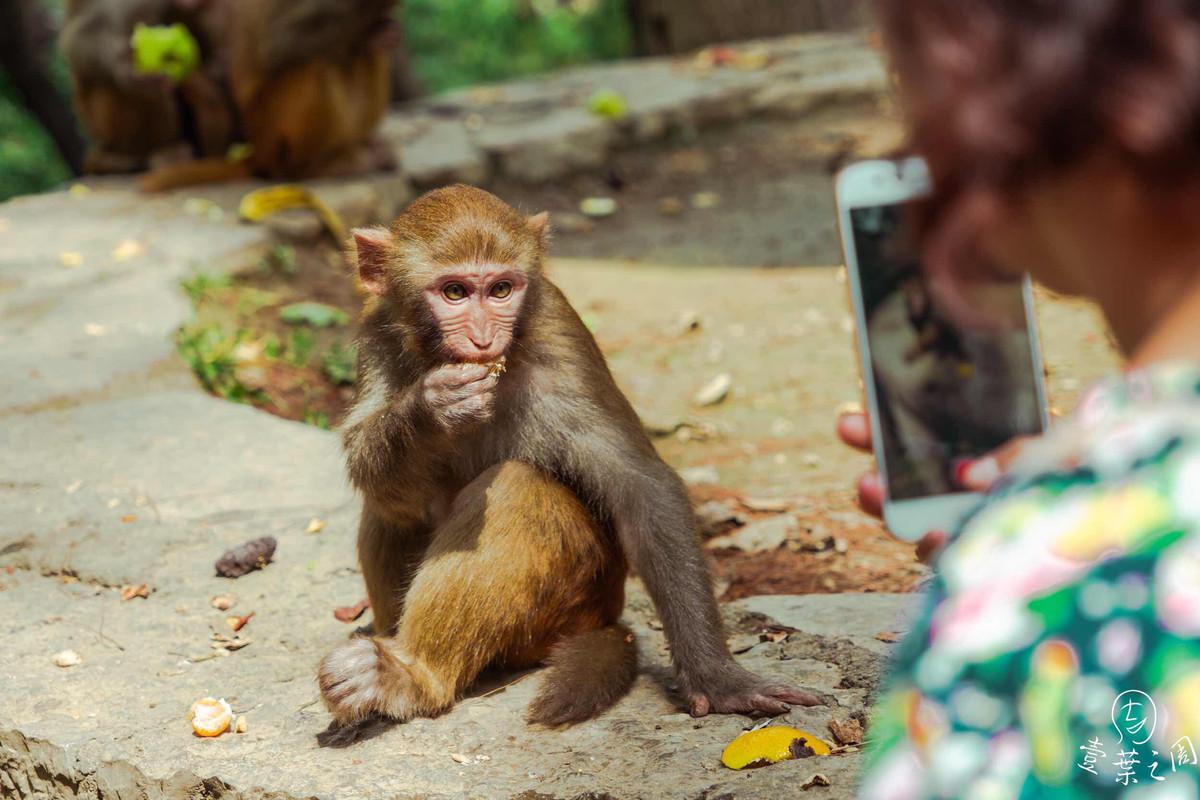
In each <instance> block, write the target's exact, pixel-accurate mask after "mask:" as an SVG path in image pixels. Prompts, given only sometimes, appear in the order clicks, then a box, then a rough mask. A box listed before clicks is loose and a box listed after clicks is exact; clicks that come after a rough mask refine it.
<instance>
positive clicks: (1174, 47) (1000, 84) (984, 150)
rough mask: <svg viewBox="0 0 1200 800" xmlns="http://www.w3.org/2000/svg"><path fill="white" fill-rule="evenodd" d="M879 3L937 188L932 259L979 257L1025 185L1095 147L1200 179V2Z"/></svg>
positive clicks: (916, 139) (1168, 173)
mask: <svg viewBox="0 0 1200 800" xmlns="http://www.w3.org/2000/svg"><path fill="white" fill-rule="evenodd" d="M876 5H877V7H878V12H879V19H880V21H881V25H882V30H883V36H884V39H885V41H886V42H887V45H888V49H889V51H890V53H891V59H892V66H893V68H894V70H895V72H896V74H897V77H898V79H899V81H900V87H901V94H902V95H903V97H904V100H905V106H906V109H907V112H908V115H909V124H910V132H911V144H912V146H913V149H915V150H916V151H917V152H918V153H920V154H921V155H923V156H924V157H925V158H926V159H927V160H928V162H929V164H930V168H931V171H932V174H933V179H934V184H935V186H936V191H935V194H934V197H933V198H932V200H931V201H930V203H929V205H928V206H927V208H926V214H925V215H923V216H924V223H925V224H924V225H923V234H924V241H925V249H926V256H927V260H928V261H929V262H930V263H931V265H933V266H935V267H937V266H938V265H941V266H942V268H948V265H949V264H951V263H955V264H956V266H955V267H954V269H955V270H956V271H957V270H959V266H957V265H962V264H964V263H971V262H972V261H974V259H972V258H969V257H967V256H970V255H971V254H973V253H974V250H975V249H976V248H975V245H976V243H977V239H978V236H979V233H980V232H981V231H982V230H984V229H985V228H986V226H987V225H988V224H989V222H991V221H992V220H994V219H995V217H996V214H997V213H998V212H999V211H1000V210H1002V209H1003V207H1004V204H1005V203H1006V202H1007V201H1008V200H1010V199H1012V198H1013V197H1014V196H1015V195H1016V193H1017V192H1018V191H1019V190H1020V189H1022V188H1023V187H1025V186H1027V185H1029V183H1030V182H1032V181H1034V180H1036V179H1039V178H1043V177H1046V176H1049V175H1052V174H1053V173H1055V172H1056V171H1059V170H1064V169H1066V168H1069V167H1071V166H1074V165H1076V164H1078V163H1079V162H1081V161H1082V160H1083V159H1085V158H1086V157H1088V156H1089V155H1091V154H1093V153H1095V152H1097V151H1099V150H1108V151H1110V152H1113V153H1116V154H1118V155H1119V156H1121V157H1122V158H1123V159H1125V160H1126V162H1127V163H1128V164H1130V165H1131V166H1132V167H1133V168H1134V169H1136V170H1137V172H1138V173H1139V174H1140V175H1142V176H1143V177H1144V179H1145V180H1146V181H1148V182H1151V183H1153V184H1155V185H1158V186H1162V187H1164V188H1166V187H1169V186H1171V185H1172V184H1175V185H1178V183H1179V182H1180V181H1191V180H1192V179H1194V178H1196V177H1197V176H1198V175H1200V0H876ZM964 257H965V258H964Z"/></svg>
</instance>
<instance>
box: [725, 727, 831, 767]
mask: <svg viewBox="0 0 1200 800" xmlns="http://www.w3.org/2000/svg"><path fill="white" fill-rule="evenodd" d="M829 753H830V747H829V745H828V744H826V743H825V742H823V741H821V740H820V739H819V738H817V737H816V736H813V735H812V734H811V733H806V732H805V731H802V730H798V729H796V728H790V727H788V726H786V725H771V726H768V727H765V728H759V729H758V730H752V731H747V732H746V733H743V734H742V735H741V736H739V737H737V738H736V739H734V740H733V741H732V742H730V743H729V746H728V747H726V748H725V752H723V753H721V763H722V764H724V765H725V766H727V767H729V768H730V769H745V768H746V767H761V766H765V765H766V764H775V763H777V762H779V761H786V760H788V759H792V758H809V757H811V756H827V755H829Z"/></svg>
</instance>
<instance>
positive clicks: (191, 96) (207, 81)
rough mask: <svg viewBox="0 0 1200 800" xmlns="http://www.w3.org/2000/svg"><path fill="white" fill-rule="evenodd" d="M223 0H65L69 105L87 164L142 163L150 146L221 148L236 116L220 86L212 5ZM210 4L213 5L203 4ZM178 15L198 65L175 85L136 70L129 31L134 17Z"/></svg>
mask: <svg viewBox="0 0 1200 800" xmlns="http://www.w3.org/2000/svg"><path fill="white" fill-rule="evenodd" d="M221 2H223V0H68V1H67V4H66V19H65V22H64V25H63V31H62V35H61V39H60V43H61V46H62V50H63V54H64V56H65V58H66V61H67V66H68V67H69V68H70V70H71V78H72V80H73V82H74V87H75V93H74V100H75V110H76V112H77V113H78V114H79V117H80V119H81V120H82V122H83V124H84V127H85V128H86V129H87V132H88V134H89V135H90V137H91V139H92V146H91V148H90V149H89V151H88V154H87V157H86V159H85V162H84V169H85V170H86V171H88V172H134V171H137V170H141V169H145V168H146V167H147V166H148V165H149V164H150V162H151V158H152V156H154V155H155V154H157V153H162V152H164V151H168V150H169V149H172V148H173V149H174V153H172V155H173V156H174V157H179V156H180V153H179V146H180V145H181V144H183V145H185V147H186V148H187V149H189V150H190V153H183V154H182V155H183V156H187V155H191V156H215V155H218V154H223V153H224V152H225V150H226V149H227V148H228V147H229V145H230V144H232V143H233V141H234V130H235V124H236V120H235V117H234V112H233V107H232V105H231V104H230V103H229V101H228V98H227V95H226V92H225V90H224V89H223V88H222V83H223V81H224V70H223V65H222V63H221V62H222V58H221V56H220V54H219V50H218V47H217V45H218V37H217V36H216V35H215V34H217V33H219V31H218V30H216V27H217V26H218V24H219V22H218V21H219V18H220V17H219V11H220V9H219V8H217V6H219V5H220V3H221ZM209 6H212V8H210V7H209ZM174 22H183V23H185V24H186V25H187V26H188V27H189V29H191V30H192V32H193V33H194V34H195V35H196V38H197V40H198V42H199V44H200V47H201V59H202V62H201V67H200V69H198V70H196V71H195V72H193V73H192V74H191V75H189V76H188V77H187V78H186V79H184V80H183V81H182V82H180V83H179V84H178V85H173V84H172V82H171V81H170V80H169V79H168V78H166V77H165V76H163V75H147V74H142V73H139V72H138V71H137V70H136V69H135V68H134V64H133V51H132V48H131V46H130V36H131V35H132V33H133V29H134V27H135V26H136V25H137V24H138V23H144V24H146V25H166V24H170V23H174Z"/></svg>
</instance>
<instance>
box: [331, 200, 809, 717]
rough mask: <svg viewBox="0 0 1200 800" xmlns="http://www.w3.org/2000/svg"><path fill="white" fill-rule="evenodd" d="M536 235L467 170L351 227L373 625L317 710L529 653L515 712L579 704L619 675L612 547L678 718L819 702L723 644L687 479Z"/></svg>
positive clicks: (433, 705) (339, 660)
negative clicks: (643, 595) (663, 648)
mask: <svg viewBox="0 0 1200 800" xmlns="http://www.w3.org/2000/svg"><path fill="white" fill-rule="evenodd" d="M546 233H547V217H546V215H545V214H539V215H537V216H534V217H529V218H526V217H523V216H521V215H520V214H518V213H517V212H516V211H515V210H514V209H512V208H511V207H510V206H508V205H506V204H505V203H503V202H502V201H501V200H499V199H498V198H496V197H494V196H492V195H490V194H488V193H487V192H484V191H482V190H479V189H474V188H471V187H466V186H455V187H450V188H446V189H439V190H436V191H434V192H430V193H429V194H427V195H425V196H423V197H422V198H420V199H418V200H417V201H416V202H414V203H413V204H412V205H411V206H410V207H409V208H408V209H407V210H406V211H405V212H404V213H403V214H401V216H400V217H399V218H398V219H397V220H396V222H395V224H394V225H393V227H392V228H391V230H382V229H375V230H359V231H356V232H355V244H356V250H357V261H358V270H359V277H360V280H361V281H362V284H363V286H364V287H365V288H366V289H367V290H368V291H369V292H371V294H372V295H373V297H372V298H371V299H370V302H369V304H368V309H367V313H366V315H365V318H364V324H363V332H362V334H361V339H360V345H359V353H360V364H359V374H360V376H361V378H360V380H361V383H360V389H359V398H358V401H357V403H356V405H355V406H354V408H353V409H352V410H351V412H350V414H349V415H348V417H347V419H346V421H345V423H344V425H343V436H344V441H345V446H346V459H347V468H348V471H349V475H350V478H351V480H352V481H353V483H354V484H355V486H356V487H357V488H358V489H359V490H360V491H361V492H362V494H363V515H362V522H361V526H360V530H359V558H360V561H361V563H362V569H363V576H364V579H365V581H366V584H367V591H368V594H369V596H370V600H371V607H372V609H373V610H374V613H375V633H376V634H377V635H376V636H375V637H374V638H357V639H352V640H350V641H349V642H346V643H345V644H342V645H341V646H339V647H337V648H336V649H335V650H333V652H331V653H330V654H329V655H328V656H326V657H325V659H324V660H323V661H322V663H321V666H320V669H319V674H318V682H319V685H320V688H321V693H322V696H323V697H324V700H325V702H326V704H327V705H328V707H329V708H330V710H331V712H332V713H333V717H334V720H335V721H336V722H338V723H349V722H353V721H356V720H359V719H362V718H364V717H366V716H368V715H371V714H384V715H387V716H390V717H393V718H396V719H401V720H403V719H409V718H411V717H413V716H418V715H429V714H436V713H439V712H441V711H443V710H445V709H446V708H448V707H449V706H450V705H451V704H452V703H453V702H454V700H455V698H456V697H457V696H458V695H459V693H460V692H461V691H462V690H463V689H465V688H466V687H467V686H469V685H470V684H471V683H472V682H473V681H474V680H475V678H476V676H477V675H478V673H479V672H480V670H482V669H483V668H484V667H485V666H487V665H488V664H492V663H498V664H502V665H506V666H514V667H516V666H527V665H531V664H533V663H536V662H538V661H540V660H542V659H546V658H548V659H549V661H550V663H551V669H550V670H549V672H548V673H547V675H546V677H545V679H544V680H543V683H542V686H541V688H540V690H539V694H538V696H537V698H536V699H535V701H534V703H533V705H532V707H531V709H530V713H529V718H530V720H531V721H534V722H541V723H546V724H561V723H568V722H574V721H578V720H582V719H586V718H588V717H591V716H594V715H595V714H597V713H599V712H601V711H603V710H604V709H605V708H607V707H608V706H609V705H611V703H612V702H614V701H615V700H616V699H617V698H619V697H620V696H621V694H623V693H624V692H625V691H626V690H627V689H628V688H629V686H630V684H631V683H632V681H633V678H634V674H635V653H634V644H633V637H632V636H631V635H630V634H629V632H628V631H627V630H625V629H623V628H621V627H620V626H619V625H617V624H616V620H617V618H618V617H619V615H620V613H621V608H622V605H623V602H624V598H623V596H622V585H623V579H624V575H625V570H626V559H628V560H629V561H630V562H632V564H633V565H634V566H635V567H636V569H637V571H638V573H639V574H640V575H641V577H642V578H643V580H644V581H645V583H646V587H647V589H648V590H649V592H650V595H651V597H652V598H653V600H654V602H655V604H656V606H657V608H658V612H659V615H660V616H661V618H662V621H663V626H664V629H665V631H666V634H667V637H668V640H669V642H670V644H671V650H672V657H673V660H674V663H675V667H676V671H677V674H678V677H679V681H680V684H681V688H682V690H683V693H684V695H685V697H686V699H687V702H688V704H689V706H690V709H691V711H692V713H693V714H696V715H701V714H705V713H708V712H709V711H719V712H743V713H768V714H777V713H782V712H784V711H786V710H787V708H788V704H789V703H796V704H803V705H815V704H817V703H818V702H819V701H818V700H817V699H816V698H814V697H813V696H811V695H809V694H807V693H805V692H802V691H799V690H797V689H794V688H791V687H789V686H783V685H779V684H773V683H769V682H767V681H764V680H762V679H760V678H759V677H757V676H755V675H753V674H752V673H750V672H748V671H746V670H744V669H742V668H741V667H739V666H738V665H737V664H736V663H735V662H734V660H733V657H732V656H731V655H730V654H729V651H728V649H727V648H726V646H725V637H724V634H723V632H722V629H721V623H720V617H719V615H718V611H717V606H716V602H715V600H714V598H713V594H712V589H711V586H710V582H709V576H708V572H707V567H706V564H705V561H704V557H703V554H702V552H701V550H700V545H699V537H698V535H697V532H696V529H695V520H694V517H693V514H692V510H691V506H690V503H689V500H688V497H687V493H686V490H685V489H684V486H683V483H682V481H681V480H680V479H679V477H678V476H677V475H676V474H675V472H674V471H673V470H671V469H670V467H668V466H667V465H666V464H665V463H663V461H662V460H661V459H660V458H659V456H658V454H657V453H656V452H655V450H654V448H653V446H652V445H651V443H650V441H649V439H648V438H647V436H646V434H645V433H644V431H643V428H642V425H641V423H640V421H639V420H638V417H637V415H636V413H635V412H634V410H633V408H632V407H631V406H630V405H629V402H628V401H627V400H626V399H625V397H624V396H623V395H622V394H621V392H620V390H619V389H618V388H617V386H616V384H615V382H614V381H613V378H612V375H611V374H610V372H609V371H608V367H607V366H606V364H605V362H604V357H603V355H602V354H601V353H600V350H599V348H598V347H597V346H596V343H595V341H594V340H593V338H592V336H591V334H590V333H589V332H588V331H587V329H586V328H585V327H584V325H583V323H582V322H581V321H580V319H579V316H578V315H577V314H576V313H575V311H574V310H573V309H572V308H571V307H570V305H569V304H568V303H567V301H566V299H565V298H564V297H563V295H562V293H561V292H560V291H559V290H558V288H557V287H555V286H554V285H553V284H552V283H550V282H549V281H548V280H547V279H546V278H544V277H543V275H542V269H541V264H542V257H543V253H544V248H545V240H546ZM501 358H505V359H506V361H505V367H506V371H505V372H504V374H502V375H496V374H495V372H496V370H491V369H489V368H488V366H487V365H488V364H490V363H494V362H496V361H497V360H498V359H501Z"/></svg>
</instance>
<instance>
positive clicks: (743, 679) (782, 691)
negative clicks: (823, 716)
mask: <svg viewBox="0 0 1200 800" xmlns="http://www.w3.org/2000/svg"><path fill="white" fill-rule="evenodd" d="M684 684H685V685H684V686H683V691H684V696H685V697H686V698H687V701H688V705H689V706H690V707H691V713H692V716H693V717H703V716H704V715H706V714H708V713H710V712H711V713H714V714H749V715H751V716H759V715H762V714H765V715H768V716H775V715H777V714H785V713H787V710H788V709H789V708H791V707H792V706H821V705H825V703H824V701H822V700H821V699H820V698H818V697H816V696H815V695H812V694H809V693H808V692H804V691H801V690H800V689H797V688H795V687H793V686H788V685H786V684H782V683H772V682H770V681H765V680H763V679H762V678H760V677H758V676H757V675H755V674H754V673H753V672H750V671H749V670H745V669H742V668H741V667H739V666H738V665H737V664H735V663H733V662H732V661H730V662H729V663H728V664H726V665H725V666H724V668H722V669H721V670H719V671H717V672H716V673H715V674H714V675H712V676H709V677H706V678H704V679H695V680H690V681H689V680H685V681H684Z"/></svg>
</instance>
